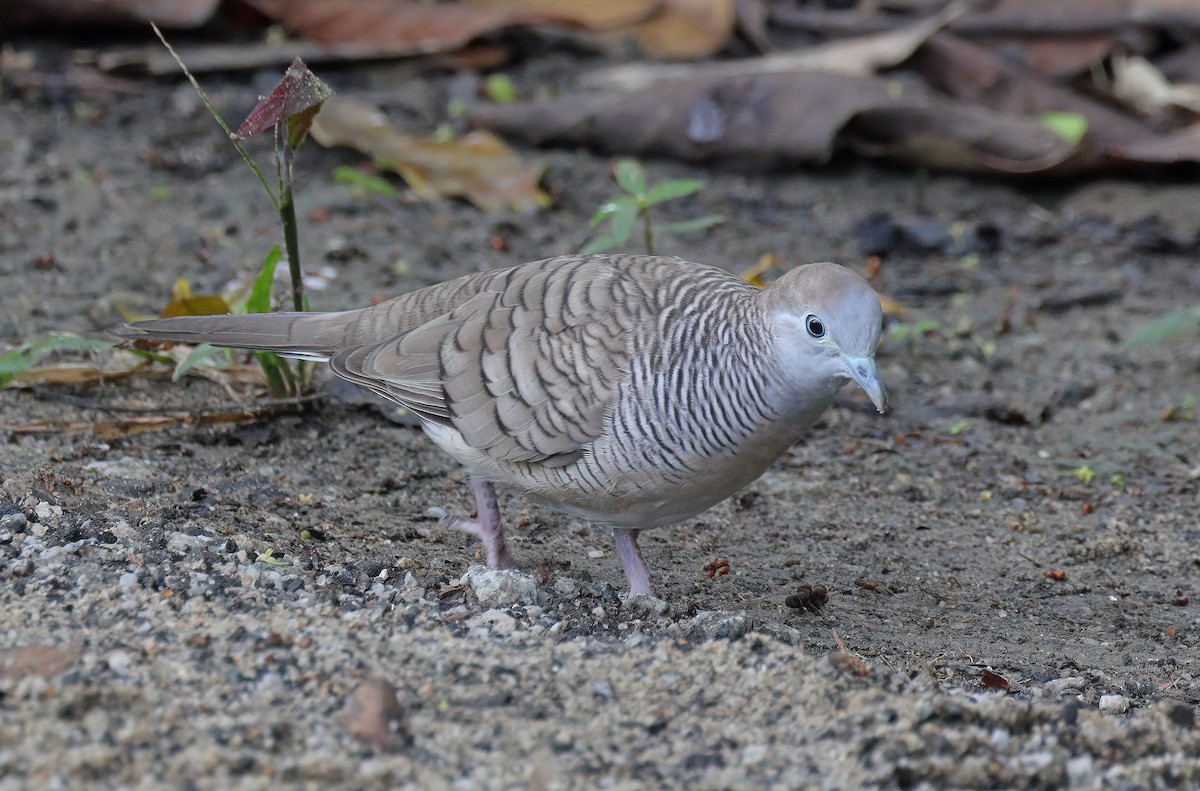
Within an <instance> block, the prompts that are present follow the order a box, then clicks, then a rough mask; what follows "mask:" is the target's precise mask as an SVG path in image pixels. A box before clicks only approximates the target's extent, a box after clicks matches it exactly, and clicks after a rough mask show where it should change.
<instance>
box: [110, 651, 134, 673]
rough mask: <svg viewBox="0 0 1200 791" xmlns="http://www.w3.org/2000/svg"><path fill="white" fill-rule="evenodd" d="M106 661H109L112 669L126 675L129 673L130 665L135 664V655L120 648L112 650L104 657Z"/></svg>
mask: <svg viewBox="0 0 1200 791" xmlns="http://www.w3.org/2000/svg"><path fill="white" fill-rule="evenodd" d="M104 661H105V662H107V663H108V667H109V669H110V670H112V671H113V672H114V673H118V674H120V675H122V676H124V675H128V674H129V666H130V665H132V664H133V656H132V655H130V653H129V652H128V651H122V650H120V649H118V650H116V651H112V652H110V653H109V654H108V656H106V657H105V658H104Z"/></svg>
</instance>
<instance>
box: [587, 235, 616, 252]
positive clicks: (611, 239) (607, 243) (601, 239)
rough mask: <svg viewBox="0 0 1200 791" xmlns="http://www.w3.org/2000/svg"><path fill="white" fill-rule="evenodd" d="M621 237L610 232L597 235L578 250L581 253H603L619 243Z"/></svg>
mask: <svg viewBox="0 0 1200 791" xmlns="http://www.w3.org/2000/svg"><path fill="white" fill-rule="evenodd" d="M621 241H622V240H621V239H618V238H617V237H615V236H613V235H612V234H610V233H609V234H605V235H604V236H597V237H596V238H595V239H593V240H592V241H590V242H588V243H587V244H585V245H584V246H583V249H581V250H580V251H579V252H580V254H581V255H592V254H593V253H603V252H604V251H605V250H611V249H613V248H614V247H616V246H617V245H619V244H620V243H621Z"/></svg>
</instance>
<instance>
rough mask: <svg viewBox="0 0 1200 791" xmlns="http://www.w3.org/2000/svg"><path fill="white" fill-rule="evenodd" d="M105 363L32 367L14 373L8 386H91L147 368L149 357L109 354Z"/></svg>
mask: <svg viewBox="0 0 1200 791" xmlns="http://www.w3.org/2000/svg"><path fill="white" fill-rule="evenodd" d="M106 356H107V357H109V358H108V359H106V360H104V361H103V363H104V364H103V365H102V364H100V363H98V362H78V363H55V364H53V365H43V366H40V367H37V368H30V369H29V370H27V371H21V372H20V373H18V374H14V375H13V378H12V379H11V380H10V381H9V382H8V384H7V385H5V386H6V387H16V388H25V387H38V386H40V385H70V386H74V387H91V386H93V385H97V384H99V383H101V382H111V381H113V380H114V379H122V378H124V377H127V376H133V375H135V374H137V373H139V372H140V371H143V370H145V369H146V368H147V367H148V366H149V365H150V363H149V361H148V360H146V359H145V358H143V357H138V356H137V355H133V354H128V353H126V354H119V355H114V356H108V355H106Z"/></svg>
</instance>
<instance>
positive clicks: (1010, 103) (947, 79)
mask: <svg viewBox="0 0 1200 791" xmlns="http://www.w3.org/2000/svg"><path fill="white" fill-rule="evenodd" d="M911 65H912V66H913V67H914V68H915V69H916V70H917V71H918V72H919V73H920V74H921V76H922V77H923V78H924V79H925V81H926V82H928V83H929V84H930V85H931V86H933V87H934V88H936V89H937V90H939V91H942V92H943V93H946V94H948V95H950V96H953V97H954V98H956V99H964V100H968V101H971V102H977V103H979V104H980V105H982V106H985V107H987V108H988V109H990V110H994V111H996V112H1000V113H1004V114H1006V115H1010V116H1034V115H1038V114H1041V113H1049V112H1056V113H1077V114H1079V115H1081V116H1083V118H1085V119H1087V129H1088V130H1089V133H1090V134H1089V136H1090V137H1091V138H1092V139H1094V140H1095V141H1096V142H1097V143H1099V144H1102V145H1120V144H1126V143H1131V142H1134V141H1136V140H1142V139H1145V138H1146V137H1149V136H1151V135H1153V133H1154V132H1153V130H1152V129H1151V128H1150V127H1149V126H1148V125H1146V124H1145V123H1143V122H1142V121H1140V120H1138V119H1136V118H1132V117H1130V116H1129V115H1126V114H1125V113H1122V112H1120V111H1119V110H1116V109H1113V108H1112V107H1111V106H1109V105H1106V104H1103V103H1101V102H1099V101H1097V100H1095V99H1092V98H1089V97H1087V96H1084V95H1082V94H1080V93H1078V92H1076V91H1073V90H1071V89H1069V88H1067V87H1064V86H1062V85H1059V84H1058V83H1056V82H1054V81H1053V80H1050V79H1049V78H1047V77H1043V76H1042V75H1040V74H1037V73H1036V72H1033V71H1031V70H1029V69H1026V68H1023V67H1021V66H1020V65H1019V64H1016V63H1013V62H1012V61H1010V60H1007V59H1005V58H1004V57H1002V56H1000V55H998V54H996V53H995V52H992V51H991V50H988V49H986V48H984V47H981V46H979V45H978V44H975V43H973V42H970V41H965V40H963V39H961V38H958V37H957V36H954V35H952V34H949V33H946V32H941V33H937V34H936V35H934V36H931V37H930V38H929V40H928V41H927V42H925V44H924V46H922V47H921V48H920V50H918V51H917V52H916V53H915V54H914V56H913V59H912V61H911Z"/></svg>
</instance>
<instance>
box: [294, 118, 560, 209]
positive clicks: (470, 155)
mask: <svg viewBox="0 0 1200 791" xmlns="http://www.w3.org/2000/svg"><path fill="white" fill-rule="evenodd" d="M495 106H497V107H516V106H518V105H517V104H516V103H514V104H509V105H495ZM312 134H313V138H314V139H316V141H317V142H318V143H320V144H321V145H323V146H350V147H352V148H354V149H357V150H358V151H361V152H362V153H364V154H366V155H368V156H370V157H371V158H372V159H373V160H374V161H375V162H376V164H378V165H379V166H380V167H384V168H387V169H389V170H394V171H395V172H397V173H399V174H400V175H401V176H402V177H403V178H404V180H405V181H406V182H407V183H408V186H409V187H411V188H412V190H413V192H415V193H416V194H417V195H418V196H420V197H421V198H422V199H424V200H428V201H432V200H437V199H438V198H440V197H443V196H447V195H453V196H458V197H463V198H466V199H467V200H469V201H471V202H472V203H474V204H475V205H476V206H478V207H479V208H481V209H484V210H486V211H497V210H500V209H505V208H525V207H530V206H545V205H547V203H548V202H549V199H548V197H547V196H546V194H545V193H544V192H542V191H541V190H540V189H539V188H538V181H539V180H540V179H541V174H542V168H541V167H530V166H528V165H526V164H524V163H523V162H522V161H521V159H520V157H518V156H517V154H516V153H515V152H514V151H513V150H512V149H511V148H509V147H508V146H507V145H506V144H505V143H504V141H503V140H501V139H500V138H498V137H496V136H495V135H493V134H490V133H487V132H482V131H478V132H472V133H470V134H468V135H465V136H463V137H461V138H456V139H452V140H431V139H425V138H417V137H412V136H410V135H406V134H404V133H402V132H400V131H398V130H396V129H394V128H393V127H392V126H390V125H389V124H388V122H387V119H386V117H384V115H383V113H382V112H381V111H380V110H379V109H378V108H377V107H374V106H373V105H370V104H368V103H366V102H363V101H361V100H358V99H353V98H347V97H334V98H332V99H330V100H329V101H328V102H326V103H325V106H324V107H323V108H322V109H321V112H320V113H319V114H318V115H317V117H316V120H315V122H314V123H313V128H312Z"/></svg>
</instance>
